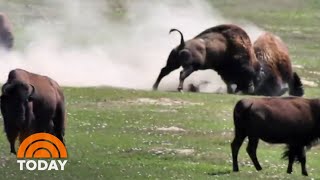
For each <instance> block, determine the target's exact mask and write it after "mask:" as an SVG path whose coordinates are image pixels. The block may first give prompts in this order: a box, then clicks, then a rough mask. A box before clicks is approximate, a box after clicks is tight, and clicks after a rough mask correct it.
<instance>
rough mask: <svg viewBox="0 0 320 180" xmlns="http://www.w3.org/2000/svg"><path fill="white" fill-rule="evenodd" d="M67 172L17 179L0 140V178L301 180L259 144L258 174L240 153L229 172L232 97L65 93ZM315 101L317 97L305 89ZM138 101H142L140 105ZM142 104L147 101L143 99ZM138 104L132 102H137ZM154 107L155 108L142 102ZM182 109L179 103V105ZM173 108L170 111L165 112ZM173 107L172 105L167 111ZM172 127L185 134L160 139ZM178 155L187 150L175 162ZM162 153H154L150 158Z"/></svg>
mask: <svg viewBox="0 0 320 180" xmlns="http://www.w3.org/2000/svg"><path fill="white" fill-rule="evenodd" d="M64 91H65V94H66V97H67V109H68V123H67V133H66V140H67V142H66V143H67V149H68V154H69V158H68V164H67V165H66V170H65V171H63V172H62V171H59V172H54V171H51V172H35V171H34V172H27V171H19V167H18V164H17V163H16V158H15V157H14V156H13V155H10V154H9V145H8V143H7V141H6V139H5V137H4V136H0V142H2V143H0V149H2V151H1V152H0V157H1V159H0V166H1V168H0V174H2V175H3V176H4V177H7V178H9V177H10V178H11V177H12V178H13V179H14V178H17V179H21V178H27V177H34V178H41V179H42V178H48V179H56V178H62V179H76V178H78V179H88V178H94V179H98V178H101V179H146V178H150V179H256V178H263V179H279V178H282V179H301V178H302V176H301V175H300V173H301V172H300V165H299V164H295V166H294V167H295V169H294V170H295V171H294V173H293V174H292V175H287V174H286V173H285V171H286V165H287V161H285V160H281V154H282V151H283V147H284V146H281V145H268V144H265V143H263V142H260V145H259V148H258V157H259V159H260V162H261V163H262V166H263V168H264V169H263V171H261V172H256V170H255V169H254V167H253V166H252V163H251V161H250V159H249V157H248V155H247V154H246V152H245V146H246V144H244V145H243V147H242V149H241V152H240V156H239V162H240V173H232V172H231V170H232V169H231V154H230V141H231V140H232V138H233V123H232V115H231V114H232V109H233V106H234V104H235V102H236V101H238V100H239V99H241V98H243V96H237V95H223V94H194V93H183V94H180V93H173V92H170V93H169V92H148V91H136V90H123V89H114V88H65V89H64ZM307 93H308V96H311V97H317V96H319V94H320V91H319V90H318V89H307ZM141 98H145V99H141ZM146 98H147V99H146ZM138 100H140V101H138ZM147 100H149V101H151V100H155V102H161V103H158V104H154V103H149V101H147ZM181 102H183V103H181ZM170 103H173V105H170ZM174 103H176V104H174ZM170 126H176V127H180V128H183V129H185V130H186V131H185V132H163V131H158V130H156V128H158V127H170ZM179 149H192V150H194V153H192V154H190V155H183V154H179V153H176V150H179ZM156 150H162V151H163V152H162V153H155V151H156ZM318 151H319V147H315V148H313V149H312V150H311V151H309V152H308V153H307V157H308V170H309V173H310V176H311V177H315V178H320V173H319V171H318V167H319V165H320V161H319V158H318V154H317V152H318Z"/></svg>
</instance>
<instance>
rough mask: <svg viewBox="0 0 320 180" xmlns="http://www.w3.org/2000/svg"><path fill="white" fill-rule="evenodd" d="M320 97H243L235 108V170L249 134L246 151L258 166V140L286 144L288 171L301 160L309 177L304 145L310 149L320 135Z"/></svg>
mask: <svg viewBox="0 0 320 180" xmlns="http://www.w3.org/2000/svg"><path fill="white" fill-rule="evenodd" d="M319 109H320V100H319V99H305V98H301V97H294V96H291V97H269V98H259V99H258V98H251V99H242V100H240V101H238V102H237V104H236V106H235V108H234V114H233V117H234V131H235V137H234V139H233V141H232V143H231V149H232V160H233V171H239V167H238V152H239V149H240V147H241V145H242V143H243V141H244V139H245V138H246V137H248V139H249V142H248V146H247V153H248V154H249V156H250V158H251V160H252V162H253V164H254V166H255V168H256V169H257V170H258V171H259V170H261V169H262V168H261V166H260V164H259V161H258V159H257V155H256V150H257V147H258V142H259V139H262V140H263V141H265V142H268V143H274V144H286V145H287V148H288V150H287V151H286V152H285V153H284V156H283V157H284V158H288V160H289V163H288V168H287V173H292V165H293V163H294V161H299V162H300V163H301V169H302V174H303V175H305V176H307V175H308V173H307V169H306V154H305V148H307V149H310V148H311V146H312V145H314V142H316V141H318V140H319V138H320V114H319V112H318V111H319Z"/></svg>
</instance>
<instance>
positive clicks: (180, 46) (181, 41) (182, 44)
mask: <svg viewBox="0 0 320 180" xmlns="http://www.w3.org/2000/svg"><path fill="white" fill-rule="evenodd" d="M173 31H177V32H178V33H179V34H180V36H181V40H180V45H179V49H182V48H184V46H185V42H184V37H183V34H182V32H181V31H179V30H178V29H171V30H170V31H169V34H170V33H172V32H173Z"/></svg>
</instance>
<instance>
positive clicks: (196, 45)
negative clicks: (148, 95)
mask: <svg viewBox="0 0 320 180" xmlns="http://www.w3.org/2000/svg"><path fill="white" fill-rule="evenodd" d="M173 31H177V32H179V33H180V35H181V42H180V45H179V46H177V47H176V48H174V49H173V50H172V51H171V53H170V55H169V57H168V60H167V64H166V66H165V67H164V68H162V69H161V72H160V74H159V76H158V78H157V80H156V82H155V83H154V85H153V89H154V90H156V89H157V88H158V85H159V83H160V81H161V79H162V78H163V77H164V76H166V75H168V74H169V73H170V72H172V71H173V70H175V69H178V68H179V67H180V66H182V67H183V70H182V71H181V72H180V83H179V86H178V90H179V91H180V90H182V88H183V82H184V80H185V78H187V77H188V76H189V75H190V74H191V73H192V72H194V71H197V70H205V69H213V70H215V71H216V72H217V73H218V74H219V75H220V76H221V78H222V79H223V81H224V82H225V83H226V84H227V90H228V93H232V92H233V90H232V88H231V85H232V84H236V85H237V89H236V92H237V91H242V92H243V93H252V92H253V89H254V88H253V80H254V77H255V76H256V72H257V71H259V69H260V67H259V63H257V60H256V57H255V54H254V50H253V46H252V44H251V41H250V38H249V36H248V35H247V33H246V32H245V31H244V30H243V29H241V28H240V27H238V26H236V25H231V24H224V25H219V26H215V27H212V28H209V29H207V30H205V31H203V32H202V33H200V34H199V35H197V36H196V37H195V38H193V39H191V40H188V41H184V37H183V34H182V33H181V32H180V31H179V30H177V29H171V30H170V33H171V32H173Z"/></svg>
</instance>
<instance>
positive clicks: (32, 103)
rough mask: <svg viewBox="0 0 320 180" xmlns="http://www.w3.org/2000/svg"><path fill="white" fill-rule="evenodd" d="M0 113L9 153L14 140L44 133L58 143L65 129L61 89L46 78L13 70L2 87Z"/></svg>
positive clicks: (13, 148) (13, 146)
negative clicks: (48, 134)
mask: <svg viewBox="0 0 320 180" xmlns="http://www.w3.org/2000/svg"><path fill="white" fill-rule="evenodd" d="M0 98H1V113H2V116H3V120H4V128H5V133H6V135H7V138H8V141H9V143H10V148H11V152H12V153H14V154H15V153H16V150H15V141H16V139H17V137H18V136H19V139H20V143H21V142H22V141H23V140H24V139H25V138H27V137H28V136H29V135H31V134H34V133H38V132H48V133H51V134H53V135H55V136H56V137H57V138H59V139H60V140H61V141H62V142H64V140H63V136H64V130H65V127H64V125H65V107H64V106H65V104H64V95H63V93H62V90H61V88H60V87H59V85H58V84H57V82H55V81H54V80H52V79H51V78H49V77H46V76H41V75H37V74H34V73H30V72H28V71H25V70H22V69H15V70H12V71H11V72H10V73H9V76H8V80H7V82H6V83H5V84H4V85H3V86H2V95H1V97H0Z"/></svg>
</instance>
